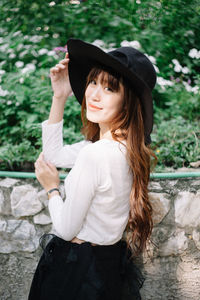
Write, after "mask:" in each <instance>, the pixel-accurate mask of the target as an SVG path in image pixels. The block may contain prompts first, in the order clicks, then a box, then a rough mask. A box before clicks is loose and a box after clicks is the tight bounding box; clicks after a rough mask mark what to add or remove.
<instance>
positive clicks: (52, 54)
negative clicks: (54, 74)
mask: <svg viewBox="0 0 200 300" xmlns="http://www.w3.org/2000/svg"><path fill="white" fill-rule="evenodd" d="M47 55H48V56H54V55H56V52H55V51H53V50H51V51H49V52H48V53H47Z"/></svg>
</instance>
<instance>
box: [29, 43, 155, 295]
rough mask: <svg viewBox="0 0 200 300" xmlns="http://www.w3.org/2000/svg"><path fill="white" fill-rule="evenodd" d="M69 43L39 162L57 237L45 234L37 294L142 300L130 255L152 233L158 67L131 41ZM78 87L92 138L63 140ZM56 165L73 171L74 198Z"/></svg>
mask: <svg viewBox="0 0 200 300" xmlns="http://www.w3.org/2000/svg"><path fill="white" fill-rule="evenodd" d="M67 47H68V53H67V54H66V56H65V59H63V60H61V61H60V62H59V64H57V65H56V66H55V67H53V68H52V69H51V71H50V76H51V83H52V88H53V92H54V95H53V101H52V106H51V111H50V115H49V119H48V120H47V121H44V122H43V123H42V139H43V154H41V155H40V156H39V158H38V159H37V161H36V163H35V171H36V176H37V179H38V181H39V182H40V183H41V185H42V186H43V188H44V189H45V190H46V192H47V194H48V197H49V205H48V207H49V212H50V215H51V219H52V223H53V225H54V228H55V230H56V233H57V234H56V235H52V236H50V235H45V236H43V237H42V243H41V244H42V246H43V248H44V252H43V254H42V256H41V258H40V261H39V263H38V266H37V269H36V271H35V275H34V278H33V282H32V285H31V289H30V293H29V300H32V299H35V300H36V299H37V300H39V299H42V300H46V299H48V300H51V299H54V300H55V299H58V300H61V299H69V300H71V299H77V300H81V299H87V300H89V299H92V300H95V299H99V300H101V299H102V300H107V299H109V300H112V299H113V300H117V299H129V298H130V299H141V297H140V293H139V289H140V288H141V286H142V283H143V278H142V275H141V273H140V272H139V270H138V269H137V268H136V266H135V265H134V264H133V263H132V261H131V260H130V256H131V254H132V255H137V254H139V253H141V252H142V251H143V250H144V249H145V246H146V244H147V241H148V240H149V238H150V234H151V231H152V217H151V215H152V208H151V205H150V203H149V199H148V188H147V185H148V182H149V173H150V158H151V156H154V157H155V155H154V154H153V152H152V151H151V150H150V147H149V144H150V142H151V139H150V133H151V131H152V125H153V113H152V112H153V105H152V97H151V90H152V89H153V87H154V85H155V82H156V73H155V70H154V67H153V65H152V64H151V62H150V61H149V60H148V58H147V57H146V56H145V55H144V54H142V53H141V52H139V51H138V50H136V49H134V48H131V47H121V48H118V49H116V50H114V51H111V52H108V53H105V52H104V51H102V50H101V49H99V48H98V47H96V46H94V45H91V44H89V43H85V42H83V41H81V40H77V39H70V40H68V42H67ZM72 91H73V93H74V95H75V96H76V98H77V100H78V101H79V103H80V104H81V105H82V107H81V118H82V122H83V127H82V129H81V132H82V133H83V135H84V136H85V140H83V141H81V142H78V143H75V144H73V145H65V146H63V138H62V126H63V111H64V105H65V102H66V100H67V98H68V96H69V95H70V94H71V92H72ZM56 167H65V168H72V169H71V171H70V172H69V174H68V176H67V178H66V179H65V190H66V199H65V201H63V199H62V198H61V196H60V193H59V176H58V172H57V169H56ZM125 230H126V231H125ZM124 232H125V234H124ZM49 236H50V237H52V238H51V239H50V241H49V240H47V241H46V240H45V238H49ZM122 238H124V239H125V240H126V242H125V240H124V239H122ZM126 245H127V246H128V247H126ZM128 249H129V250H128ZM130 250H131V251H130Z"/></svg>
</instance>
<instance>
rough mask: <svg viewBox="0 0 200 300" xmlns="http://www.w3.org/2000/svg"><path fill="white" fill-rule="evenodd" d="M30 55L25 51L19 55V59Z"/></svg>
mask: <svg viewBox="0 0 200 300" xmlns="http://www.w3.org/2000/svg"><path fill="white" fill-rule="evenodd" d="M27 53H28V50H24V51H22V52H21V53H20V54H19V57H20V58H22V57H24V56H25V55H26V54H27Z"/></svg>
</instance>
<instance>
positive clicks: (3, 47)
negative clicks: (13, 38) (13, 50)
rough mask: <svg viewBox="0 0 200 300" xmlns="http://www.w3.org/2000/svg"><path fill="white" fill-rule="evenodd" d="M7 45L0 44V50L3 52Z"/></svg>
mask: <svg viewBox="0 0 200 300" xmlns="http://www.w3.org/2000/svg"><path fill="white" fill-rule="evenodd" d="M8 47H9V44H4V45H2V46H0V51H2V52H5V51H6V49H7V48H8Z"/></svg>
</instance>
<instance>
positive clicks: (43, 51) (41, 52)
mask: <svg viewBox="0 0 200 300" xmlns="http://www.w3.org/2000/svg"><path fill="white" fill-rule="evenodd" d="M38 53H39V55H43V54H46V53H48V50H47V49H45V48H42V49H40V50H39V51H38Z"/></svg>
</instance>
